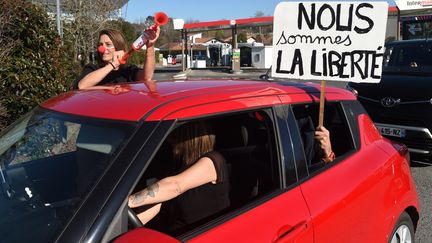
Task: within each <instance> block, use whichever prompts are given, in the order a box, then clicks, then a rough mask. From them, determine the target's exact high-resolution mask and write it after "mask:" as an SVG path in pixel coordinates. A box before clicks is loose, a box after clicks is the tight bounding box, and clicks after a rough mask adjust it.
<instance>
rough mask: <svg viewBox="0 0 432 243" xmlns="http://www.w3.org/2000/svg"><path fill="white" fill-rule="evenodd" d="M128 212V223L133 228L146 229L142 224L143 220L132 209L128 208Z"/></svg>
mask: <svg viewBox="0 0 432 243" xmlns="http://www.w3.org/2000/svg"><path fill="white" fill-rule="evenodd" d="M127 210H128V221H129V224H130V226H132V227H133V228H139V227H144V225H143V224H142V222H141V220H140V219H139V218H138V216H137V215H136V213H135V212H134V211H133V210H132V209H131V208H130V207H128V208H127Z"/></svg>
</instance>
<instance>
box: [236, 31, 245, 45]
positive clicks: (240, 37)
mask: <svg viewBox="0 0 432 243" xmlns="http://www.w3.org/2000/svg"><path fill="white" fill-rule="evenodd" d="M237 42H238V43H246V42H247V36H246V34H245V33H243V32H242V33H239V34H238V35H237Z"/></svg>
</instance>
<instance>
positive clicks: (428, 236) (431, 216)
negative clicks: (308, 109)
mask: <svg viewBox="0 0 432 243" xmlns="http://www.w3.org/2000/svg"><path fill="white" fill-rule="evenodd" d="M180 71H181V68H179V67H169V68H159V69H157V71H156V72H155V79H156V80H168V79H173V76H174V75H176V74H178V72H180ZM264 73H265V70H260V71H253V70H245V71H244V72H242V73H241V74H237V75H233V74H230V73H229V72H226V70H220V69H204V70H192V71H191V72H188V77H189V78H197V77H204V78H216V77H222V78H227V77H233V78H244V79H259V76H260V75H261V74H264ZM312 82H316V83H320V81H312ZM327 85H329V86H335V87H340V88H344V87H345V85H346V83H345V82H334V81H327ZM411 171H412V175H413V177H414V180H415V183H416V187H417V192H418V195H419V198H420V207H421V212H420V221H419V225H418V228H417V232H416V237H415V238H416V239H415V241H416V242H417V243H430V242H432V230H431V229H432V197H431V195H432V165H430V166H426V165H420V164H412V166H411Z"/></svg>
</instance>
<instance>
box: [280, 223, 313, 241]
mask: <svg viewBox="0 0 432 243" xmlns="http://www.w3.org/2000/svg"><path fill="white" fill-rule="evenodd" d="M308 227H309V226H308V224H307V222H306V221H301V222H299V223H297V224H295V225H294V226H292V225H284V226H282V227H281V228H280V229H279V230H278V232H277V234H276V239H275V240H274V241H273V242H274V243H282V242H285V240H289V239H293V238H295V237H296V236H297V235H299V234H300V233H302V232H304V231H306V230H307V229H308ZM287 237H289V239H288V238H287Z"/></svg>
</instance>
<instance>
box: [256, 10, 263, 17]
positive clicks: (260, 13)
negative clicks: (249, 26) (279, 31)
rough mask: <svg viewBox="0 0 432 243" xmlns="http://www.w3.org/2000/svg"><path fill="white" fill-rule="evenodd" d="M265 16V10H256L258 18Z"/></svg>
mask: <svg viewBox="0 0 432 243" xmlns="http://www.w3.org/2000/svg"><path fill="white" fill-rule="evenodd" d="M263 16H264V12H263V11H261V10H258V11H256V12H255V17H256V18H259V17H263Z"/></svg>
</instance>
